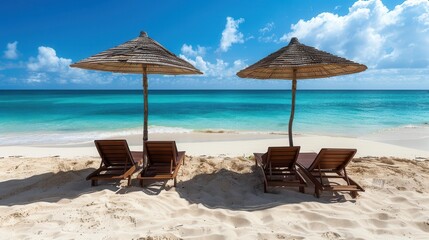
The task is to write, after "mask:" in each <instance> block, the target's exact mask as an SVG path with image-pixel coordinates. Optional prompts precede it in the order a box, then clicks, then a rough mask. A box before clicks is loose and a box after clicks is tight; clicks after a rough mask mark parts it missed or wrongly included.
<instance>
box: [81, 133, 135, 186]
mask: <svg viewBox="0 0 429 240" xmlns="http://www.w3.org/2000/svg"><path fill="white" fill-rule="evenodd" d="M94 143H95V146H96V147H97V150H98V153H99V154H100V157H101V164H100V167H99V168H98V169H97V170H96V171H95V172H93V173H91V174H89V176H88V177H86V180H91V185H92V186H96V185H97V184H98V180H117V179H128V186H129V185H130V184H131V175H132V174H133V173H134V172H135V171H136V170H137V164H138V162H139V161H141V160H142V157H143V152H131V151H130V149H129V148H128V144H127V141H126V140H95V141H94Z"/></svg>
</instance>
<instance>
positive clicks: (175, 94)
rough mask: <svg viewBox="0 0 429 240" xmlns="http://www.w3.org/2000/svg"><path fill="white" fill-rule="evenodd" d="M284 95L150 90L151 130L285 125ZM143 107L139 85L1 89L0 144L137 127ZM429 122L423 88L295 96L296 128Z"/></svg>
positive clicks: (342, 131)
mask: <svg viewBox="0 0 429 240" xmlns="http://www.w3.org/2000/svg"><path fill="white" fill-rule="evenodd" d="M290 102H291V92H290V91H287V90H282V91H280V90H279V91H276V90H274V91H273V90H267V91H249V90H237V91H235V90H168V91H167V90H166V91H161V90H153V91H149V125H150V130H151V131H152V132H154V131H158V132H162V131H173V132H174V131H191V130H209V129H210V130H220V129H222V130H246V131H257V132H259V131H276V132H277V131H278V132H287V125H288V121H289V114H290ZM142 113H143V100H142V92H141V91H140V90H126V91H105V90H94V91H93V90H84V91H82V90H73V91H57V90H53V91H51V90H49V91H39V90H24V91H18V90H3V91H0V141H2V143H0V145H3V144H19V143H28V142H37V141H47V140H48V139H52V138H53V137H55V138H56V139H55V140H56V141H59V142H76V141H87V140H90V139H93V138H94V137H99V136H103V134H104V135H106V134H107V135H108V134H109V133H112V134H113V133H116V134H117V133H124V134H125V133H139V132H141V126H142V116H143V114H142ZM428 123H429V91H423V90H422V91H337V90H332V91H315V90H308V91H306V90H301V91H298V92H297V96H296V112H295V121H294V133H311V134H330V135H342V136H360V135H364V134H369V133H372V132H376V131H383V130H384V129H391V128H402V127H410V126H411V127H420V126H421V127H425V126H426V127H427V124H428ZM107 135H106V136H107ZM47 142H49V141H47Z"/></svg>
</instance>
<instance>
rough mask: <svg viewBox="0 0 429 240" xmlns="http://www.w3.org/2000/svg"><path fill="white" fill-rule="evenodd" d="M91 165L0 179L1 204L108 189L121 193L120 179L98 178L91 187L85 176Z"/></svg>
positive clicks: (91, 170) (63, 196) (48, 198)
mask: <svg viewBox="0 0 429 240" xmlns="http://www.w3.org/2000/svg"><path fill="white" fill-rule="evenodd" d="M94 170H95V169H94V168H88V169H81V170H75V171H73V170H72V171H60V172H56V173H52V172H48V173H43V174H39V175H33V176H29V177H27V178H24V179H11V180H7V181H2V182H0V189H1V194H0V206H11V205H22V204H29V203H35V202H51V203H53V202H58V201H60V200H61V199H74V198H77V197H79V196H81V195H83V194H87V193H92V192H97V191H100V190H110V191H112V192H115V193H117V194H121V193H122V192H121V191H122V189H123V188H122V187H120V186H119V184H120V183H119V181H100V183H99V186H95V187H91V182H90V181H87V180H86V176H88V175H89V174H90V173H91V172H93V171H94Z"/></svg>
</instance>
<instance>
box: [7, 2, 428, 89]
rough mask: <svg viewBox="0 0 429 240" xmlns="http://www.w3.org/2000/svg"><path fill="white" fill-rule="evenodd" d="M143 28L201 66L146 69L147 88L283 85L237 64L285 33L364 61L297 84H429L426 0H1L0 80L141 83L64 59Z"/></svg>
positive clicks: (113, 85)
mask: <svg viewBox="0 0 429 240" xmlns="http://www.w3.org/2000/svg"><path fill="white" fill-rule="evenodd" d="M141 30H144V31H146V32H148V34H149V36H150V37H151V38H153V39H155V40H156V41H158V42H159V43H161V44H162V45H163V46H164V47H166V48H167V49H169V50H170V51H172V52H173V53H175V54H176V55H178V56H180V57H182V58H184V59H186V60H188V61H189V62H191V63H192V64H194V65H195V66H196V67H197V68H199V69H200V70H202V71H203V72H204V73H205V74H204V75H203V76H162V75H150V76H149V88H150V89H289V88H290V81H279V80H270V81H261V80H249V79H240V78H238V77H237V76H236V75H235V73H236V72H237V71H239V70H241V69H242V68H245V67H246V66H249V65H251V64H253V63H254V62H256V61H258V60H259V59H261V58H263V57H265V56H267V55H268V54H270V53H272V52H274V51H276V50H278V49H279V48H281V47H283V46H285V45H287V44H288V43H289V40H290V38H291V37H293V36H295V37H298V38H299V40H300V42H301V43H304V44H306V45H310V46H314V47H317V48H319V49H321V50H325V51H328V52H331V53H334V54H336V55H339V56H342V57H346V58H348V59H351V60H354V61H357V62H359V63H363V64H365V65H367V66H368V70H367V71H365V72H363V73H359V74H354V75H347V76H339V77H335V78H328V79H316V80H305V81H299V82H298V89H429V47H428V46H429V1H428V0H405V1H404V0H402V1H396V0H391V1H387V0H384V1H380V0H369V1H344V0H330V1H308V0H304V1H303V0H294V1H281V0H273V1H266V0H265V1H263V0H252V1H244V0H240V1H238V0H229V1H224V0H218V1H201V0H198V1H197V0H188V1H180V0H176V1H173V0H167V1H141V0H133V1H125V0H124V1H113V0H103V1H95V0H92V1H81V0H75V1H56V0H50V1H49V0H38V1H36V0H14V1H12V0H10V1H7V2H6V1H4V2H2V7H1V8H0V89H140V88H141V75H136V74H112V73H104V72H98V71H86V70H80V69H74V68H70V67H69V64H70V63H73V62H76V61H79V60H81V59H83V58H86V57H89V56H91V55H94V54H96V53H99V52H101V51H104V50H106V49H108V48H111V47H114V46H116V45H119V44H122V43H123V42H126V41H128V40H130V39H133V38H135V37H137V36H138V35H139V32H140V31H141Z"/></svg>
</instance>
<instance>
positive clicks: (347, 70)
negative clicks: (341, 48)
mask: <svg viewBox="0 0 429 240" xmlns="http://www.w3.org/2000/svg"><path fill="white" fill-rule="evenodd" d="M366 69H367V67H366V66H365V65H363V64H359V63H355V62H353V61H350V60H347V59H345V58H342V57H338V56H335V55H332V54H330V53H327V52H324V51H320V50H318V49H316V48H313V47H309V46H306V45H304V44H301V43H300V42H299V41H298V39H297V38H292V39H291V40H290V42H289V45H287V46H286V47H283V48H281V49H280V50H278V51H276V52H274V53H272V54H270V55H268V56H267V57H265V58H263V59H261V60H259V61H258V62H257V63H255V64H253V65H251V66H249V67H247V68H245V69H243V70H241V71H239V72H238V73H237V76H239V77H242V78H255V79H287V80H292V106H291V113H290V119H289V128H288V132H289V133H288V134H289V145H290V146H293V140H292V123H293V117H294V114H295V93H296V83H297V81H296V80H297V79H314V78H325V77H333V76H339V75H345V74H351V73H358V72H362V71H365V70H366Z"/></svg>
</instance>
